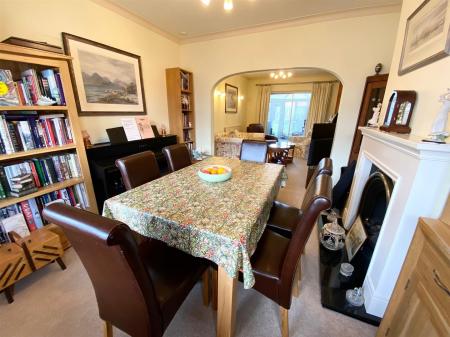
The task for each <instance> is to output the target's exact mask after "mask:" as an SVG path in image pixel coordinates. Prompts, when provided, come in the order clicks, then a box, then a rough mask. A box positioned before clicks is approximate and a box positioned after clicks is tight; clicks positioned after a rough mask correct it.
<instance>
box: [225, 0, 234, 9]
mask: <svg viewBox="0 0 450 337" xmlns="http://www.w3.org/2000/svg"><path fill="white" fill-rule="evenodd" d="M223 9H225V10H226V11H231V10H232V9H233V0H225V1H224V2H223Z"/></svg>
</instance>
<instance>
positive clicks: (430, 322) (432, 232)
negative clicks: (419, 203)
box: [377, 218, 450, 337]
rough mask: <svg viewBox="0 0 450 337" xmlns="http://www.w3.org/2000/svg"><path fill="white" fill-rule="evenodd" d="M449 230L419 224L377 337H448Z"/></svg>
mask: <svg viewBox="0 0 450 337" xmlns="http://www.w3.org/2000/svg"><path fill="white" fill-rule="evenodd" d="M449 267H450V229H449V226H448V224H446V223H444V222H442V221H440V220H434V219H423V218H421V219H420V220H419V224H418V226H417V229H416V233H415V235H414V239H413V241H412V243H411V246H410V248H409V251H408V255H407V257H406V259H405V263H404V264H403V268H402V271H401V273H400V276H399V278H398V281H397V284H396V286H395V289H394V292H393V294H392V297H391V300H390V302H389V306H388V308H387V310H386V313H385V315H384V318H383V320H382V322H381V325H380V328H379V329H378V333H377V337H383V336H389V337H390V336H392V337H399V336H401V337H444V336H445V337H447V336H450V328H449V317H450V268H449Z"/></svg>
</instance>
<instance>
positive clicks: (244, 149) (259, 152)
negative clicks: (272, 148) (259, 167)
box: [239, 139, 267, 163]
mask: <svg viewBox="0 0 450 337" xmlns="http://www.w3.org/2000/svg"><path fill="white" fill-rule="evenodd" d="M239 159H240V160H246V161H252V162H257V163H265V162H266V161H267V143H266V142H265V141H262V140H251V139H244V140H243V141H242V145H241V153H240V155H239Z"/></svg>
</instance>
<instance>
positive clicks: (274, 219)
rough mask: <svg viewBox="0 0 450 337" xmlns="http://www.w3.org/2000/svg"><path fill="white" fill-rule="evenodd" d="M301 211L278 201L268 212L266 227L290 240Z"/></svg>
mask: <svg viewBox="0 0 450 337" xmlns="http://www.w3.org/2000/svg"><path fill="white" fill-rule="evenodd" d="M300 217H301V210H300V209H298V208H297V207H293V206H289V205H287V204H284V203H282V202H279V201H275V202H274V203H273V205H272V209H271V210H270V216H269V220H268V221H267V227H268V228H269V229H271V230H273V231H274V232H277V233H278V234H281V235H283V236H284V237H287V238H291V237H292V232H293V230H294V228H295V226H296V225H297V223H298V222H299V219H300Z"/></svg>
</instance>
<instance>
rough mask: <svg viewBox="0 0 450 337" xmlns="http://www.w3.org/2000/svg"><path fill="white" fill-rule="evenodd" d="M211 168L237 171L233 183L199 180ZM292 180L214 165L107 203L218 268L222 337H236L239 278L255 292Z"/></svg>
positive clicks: (264, 169)
mask: <svg viewBox="0 0 450 337" xmlns="http://www.w3.org/2000/svg"><path fill="white" fill-rule="evenodd" d="M208 165H224V166H227V167H229V168H231V170H232V176H231V178H230V179H229V180H227V181H224V182H218V183H211V182H206V181H203V180H202V179H201V178H200V177H199V176H198V174H197V172H198V171H199V170H200V169H202V168H203V167H205V166H208ZM286 178H287V176H286V172H285V169H284V166H283V165H277V164H271V163H255V162H248V161H241V160H239V159H236V158H226V157H209V158H207V159H205V160H202V161H200V162H197V163H195V164H193V165H190V166H188V167H185V168H183V169H181V170H178V171H175V172H173V173H170V174H168V175H165V176H162V177H160V178H159V179H156V180H153V181H151V182H148V183H146V184H144V185H141V186H139V187H136V188H134V189H131V190H129V191H126V192H124V193H122V194H119V195H117V196H114V197H112V198H110V199H108V200H106V201H105V203H104V208H103V215H104V216H106V217H109V218H111V219H115V220H118V221H121V222H123V223H125V224H127V225H128V226H129V227H130V228H131V229H132V230H134V231H136V232H138V233H140V234H141V235H144V236H147V237H151V238H154V239H158V240H161V241H163V242H165V243H166V244H167V245H169V246H171V247H174V248H177V249H180V250H182V251H184V252H186V253H188V254H190V255H192V256H196V257H201V258H205V259H208V260H210V261H212V262H214V263H215V264H217V267H218V268H217V269H218V271H217V282H218V285H217V289H218V290H217V294H218V299H217V336H218V337H231V336H233V335H234V324H235V319H236V283H237V280H238V276H239V273H242V278H243V284H244V288H245V289H249V288H252V286H253V284H254V282H255V279H254V275H253V272H252V265H251V260H250V258H251V256H252V254H253V253H254V252H255V250H256V247H257V244H258V241H259V239H260V238H261V236H262V234H263V232H264V229H265V227H266V223H267V221H268V219H269V215H270V209H271V207H272V203H273V201H274V199H275V197H276V195H277V194H278V191H279V189H280V186H281V185H282V184H283V182H284V180H285V179H286Z"/></svg>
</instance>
